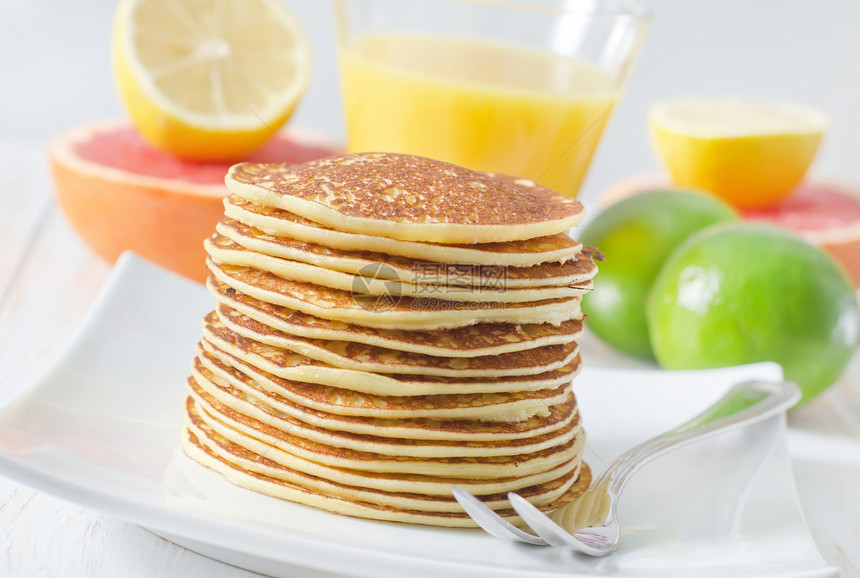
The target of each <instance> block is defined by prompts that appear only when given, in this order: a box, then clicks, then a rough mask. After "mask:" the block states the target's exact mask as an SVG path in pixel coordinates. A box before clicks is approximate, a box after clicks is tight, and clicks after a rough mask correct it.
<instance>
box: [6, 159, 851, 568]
mask: <svg viewBox="0 0 860 578" xmlns="http://www.w3.org/2000/svg"><path fill="white" fill-rule="evenodd" d="M109 272H110V267H109V265H107V264H106V263H104V262H102V261H101V260H100V259H99V258H98V257H96V256H95V255H94V254H92V253H91V252H90V251H89V249H88V248H87V247H85V246H84V245H83V244H82V243H81V242H80V241H79V240H78V239H77V237H76V236H75V235H74V233H73V232H72V231H71V229H70V228H69V226H68V224H67V223H66V222H65V220H64V218H63V216H62V214H61V213H60V211H59V209H58V207H57V205H56V203H55V202H54V199H53V194H52V188H51V183H50V179H49V176H48V171H47V165H46V161H45V159H44V154H43V151H41V150H38V149H33V148H26V147H22V146H16V145H13V144H9V143H5V144H4V143H0V404H2V403H4V402H5V401H6V400H8V399H10V398H12V397H15V396H16V395H17V394H19V393H20V392H22V391H23V390H24V389H26V388H27V387H28V386H29V385H30V384H31V383H33V381H34V380H35V379H36V378H37V377H38V376H39V375H40V373H41V372H43V371H44V370H45V369H46V368H47V367H49V365H50V363H51V361H52V359H53V358H54V356H55V355H56V354H57V353H58V352H59V351H60V349H61V348H62V347H63V345H64V344H65V343H66V342H67V341H68V339H69V338H70V336H71V335H72V333H73V332H74V330H75V328H76V327H77V325H78V324H79V323H80V322H81V320H82V319H83V316H84V315H85V314H86V312H87V310H88V308H89V306H90V304H91V302H92V301H93V299H94V297H95V295H96V293H97V292H98V290H99V288H100V286H101V284H102V283H103V282H104V280H105V279H106V278H107V276H108V274H109ZM790 424H791V436H790V439H789V442H790V447H791V450H792V456H793V465H794V472H795V477H796V481H797V488H798V493H799V496H800V499H801V501H802V504H803V509H804V512H805V514H806V517H807V521H808V523H809V527H810V530H811V532H812V535H813V537H814V539H815V541H816V543H817V544H818V547H819V549H820V550H821V553H822V555H823V556H824V558H825V559H826V560H827V561H828V562H829V563H831V564H833V565H834V566H837V567H839V568H840V569H841V570H842V572H843V575H844V576H845V577H848V578H851V577H858V578H860V357H858V358H855V360H854V361H853V362H852V367H851V368H849V372H848V375H847V376H846V377H844V378H843V379H842V380H841V381H840V383H839V384H837V385H836V386H835V387H834V388H832V389H831V390H830V391H828V392H827V393H826V394H825V395H824V396H822V397H821V398H819V399H818V400H816V401H815V402H814V403H812V404H810V405H809V406H808V407H804V408H802V409H800V410H798V411H795V412H793V413H792V415H791V416H790ZM822 439H825V440H826V441H827V443H826V444H822V443H820V442H821V441H822ZM822 446H824V447H826V448H828V449H829V451H828V452H825V453H824V454H822V453H821V448H822ZM252 575H255V574H252V573H250V572H245V571H243V570H239V569H237V568H234V567H231V566H227V565H225V564H221V563H219V562H215V561H213V560H210V559H208V558H205V557H203V556H200V555H198V554H195V553H194V552H191V551H188V550H186V549H184V548H181V547H179V546H176V545H174V544H172V543H170V542H167V541H165V540H164V539H162V538H159V537H157V536H155V535H153V534H151V533H149V532H147V531H146V530H143V529H142V528H140V527H138V526H135V525H132V524H128V523H125V522H122V521H119V520H116V519H112V518H109V517H106V516H103V515H101V514H98V513H95V512H92V511H89V510H85V509H82V508H79V507H77V506H75V505H74V504H70V503H67V502H64V501H61V500H58V499H56V498H53V497H51V496H48V495H45V494H42V493H39V492H35V491H33V490H31V489H29V488H27V487H24V486H21V485H20V484H18V483H15V482H12V481H9V480H7V479H5V478H2V477H0V576H14V577H19V576H20V577H27V578H29V577H36V576H64V577H113V576H123V577H129V578H135V577H150V576H163V577H183V578H186V577H189V578H193V577H195V576H206V577H210V576H213V577H217V576H231V577H232V576H239V577H243V576H252Z"/></svg>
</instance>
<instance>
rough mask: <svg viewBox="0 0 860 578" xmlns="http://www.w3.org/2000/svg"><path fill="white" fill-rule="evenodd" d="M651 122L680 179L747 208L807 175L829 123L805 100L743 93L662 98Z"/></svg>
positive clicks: (771, 198)
mask: <svg viewBox="0 0 860 578" xmlns="http://www.w3.org/2000/svg"><path fill="white" fill-rule="evenodd" d="M648 121H649V125H650V128H651V137H652V139H653V142H654V145H655V147H656V149H657V151H658V152H659V154H660V156H661V157H662V159H663V162H664V164H665V165H666V168H667V169H668V171H669V173H670V174H671V176H672V179H673V181H674V182H675V184H676V185H678V186H682V187H694V188H698V189H704V190H706V191H710V192H711V193H713V194H714V195H716V196H718V197H721V198H722V199H724V200H725V201H727V202H729V203H731V204H732V205H734V206H736V207H742V208H745V207H763V206H768V205H772V204H773V203H776V202H777V201H779V200H781V199H782V198H784V197H785V196H787V195H788V194H789V193H790V192H791V191H792V189H794V188H795V187H796V186H797V185H798V184H799V183H800V182H801V181H802V180H803V177H804V175H805V174H806V171H807V169H808V168H809V166H810V164H812V160H813V158H814V157H815V153H816V151H817V150H818V145H819V143H820V142H821V137H822V136H823V134H824V132H825V131H826V129H827V126H828V121H827V117H826V116H825V115H824V114H822V113H821V112H819V111H817V110H814V109H812V108H809V107H806V106H801V105H797V104H791V103H786V102H768V101H755V100H747V99H739V98H689V99H680V100H669V101H663V102H658V103H657V104H655V105H654V106H653V107H652V108H651V110H650V112H649V115H648Z"/></svg>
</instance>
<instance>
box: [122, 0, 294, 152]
mask: <svg viewBox="0 0 860 578" xmlns="http://www.w3.org/2000/svg"><path fill="white" fill-rule="evenodd" d="M113 54H114V69H115V74H116V80H117V84H118V87H119V93H120V96H121V98H122V101H123V103H124V104H125V107H126V109H127V110H128V112H129V114H130V115H131V118H132V121H133V122H134V124H135V126H136V127H137V129H138V130H139V131H140V132H141V134H142V135H143V136H144V137H145V138H146V139H147V140H148V141H149V142H150V143H151V144H152V145H153V146H155V147H157V148H159V149H161V150H164V151H166V152H169V153H172V154H175V155H177V156H180V157H183V158H187V159H197V160H234V159H241V158H242V157H243V156H244V155H246V154H248V153H250V152H251V151H253V150H254V149H256V148H257V147H259V146H260V145H262V144H263V143H264V142H265V141H266V140H267V139H268V138H270V137H271V136H272V135H273V134H274V131H276V130H277V129H278V128H279V127H280V126H282V125H283V124H284V123H285V122H286V121H287V119H288V118H289V117H290V115H291V114H292V112H293V110H294V108H295V106H296V104H297V103H298V101H299V99H300V98H301V95H302V94H303V92H304V90H305V88H306V87H307V84H308V79H309V75H310V68H311V66H310V49H309V43H308V40H307V36H306V34H305V32H304V30H303V28H302V26H301V23H300V22H299V21H298V19H297V18H296V16H295V15H293V13H292V12H290V11H289V10H288V9H287V8H286V7H285V6H284V3H283V2H282V1H280V0H242V1H241V2H239V1H235V0H234V1H230V0H201V1H197V2H184V1H183V2H176V1H175V0H124V1H123V2H122V3H121V4H120V5H119V7H118V9H117V13H116V20H115V22H114V45H113Z"/></svg>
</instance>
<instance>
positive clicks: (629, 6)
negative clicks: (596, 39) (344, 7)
mask: <svg viewBox="0 0 860 578" xmlns="http://www.w3.org/2000/svg"><path fill="white" fill-rule="evenodd" d="M347 1H348V0H337V3H338V4H342V3H344V2H347ZM427 1H430V0H427ZM449 1H450V2H455V3H457V4H472V5H476V6H482V5H483V6H488V7H494V8H503V9H508V10H512V11H519V12H533V13H541V14H548V15H555V16H566V17H580V18H607V19H613V18H614V19H619V20H625V19H629V20H631V21H641V22H647V21H649V20H651V17H652V13H651V12H650V11H648V10H646V9H645V8H643V7H642V6H640V5H639V4H636V3H635V2H624V3H623V4H624V5H623V6H619V7H617V8H613V7H607V8H601V6H600V4H610V2H607V1H601V0H598V2H597V4H598V5H597V6H590V7H588V8H584V9H581V10H579V9H576V7H573V6H562V5H559V6H550V5H540V4H528V3H526V1H525V0H449Z"/></svg>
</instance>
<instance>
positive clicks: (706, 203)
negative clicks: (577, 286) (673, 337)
mask: <svg viewBox="0 0 860 578" xmlns="http://www.w3.org/2000/svg"><path fill="white" fill-rule="evenodd" d="M737 218H738V216H737V214H736V213H735V212H734V210H733V209H731V208H730V207H729V206H728V205H726V204H725V203H723V202H722V201H719V200H717V199H716V198H714V197H709V196H706V195H704V194H698V193H692V192H690V191H680V190H655V191H646V192H642V193H639V194H637V195H634V196H632V197H628V198H626V199H623V200H621V201H619V202H617V203H615V204H614V205H612V206H610V207H609V208H608V209H606V210H605V211H603V212H602V213H600V214H599V215H597V217H595V218H594V220H593V221H592V222H591V223H590V224H589V225H588V226H587V227H586V228H585V230H583V232H582V234H581V235H579V239H580V240H581V241H582V242H583V243H585V244H587V245H591V246H593V247H596V248H597V249H599V250H600V252H602V253H603V254H604V255H605V257H606V258H605V260H604V261H603V262H602V263H601V264H600V273H599V274H598V275H597V277H596V278H595V280H594V291H592V292H591V293H589V294H588V295H586V296H585V297H584V298H583V301H582V309H583V311H584V312H585V313H586V314H587V315H588V317H587V318H586V321H585V322H586V324H587V325H588V327H589V328H590V329H591V330H592V331H593V332H594V333H595V334H596V335H597V336H598V337H600V338H601V339H603V340H604V341H606V342H607V343H609V344H610V345H612V346H613V347H615V348H616V349H619V350H620V351H623V352H625V353H628V354H630V355H635V356H637V357H643V358H653V353H652V352H651V345H650V343H649V338H648V327H647V325H646V321H645V297H646V296H647V294H648V291H649V290H650V288H651V284H652V282H653V281H654V278H655V277H656V276H657V273H658V271H659V270H660V267H661V266H662V265H663V262H664V261H665V260H666V258H667V257H668V256H669V254H670V253H671V252H672V251H673V250H674V249H675V248H676V247H677V246H678V245H680V244H681V242H682V241H684V239H686V238H687V237H689V236H690V235H692V234H693V233H695V232H696V231H698V230H700V229H703V228H705V227H707V226H709V225H713V224H715V223H721V222H724V221H730V220H737Z"/></svg>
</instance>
